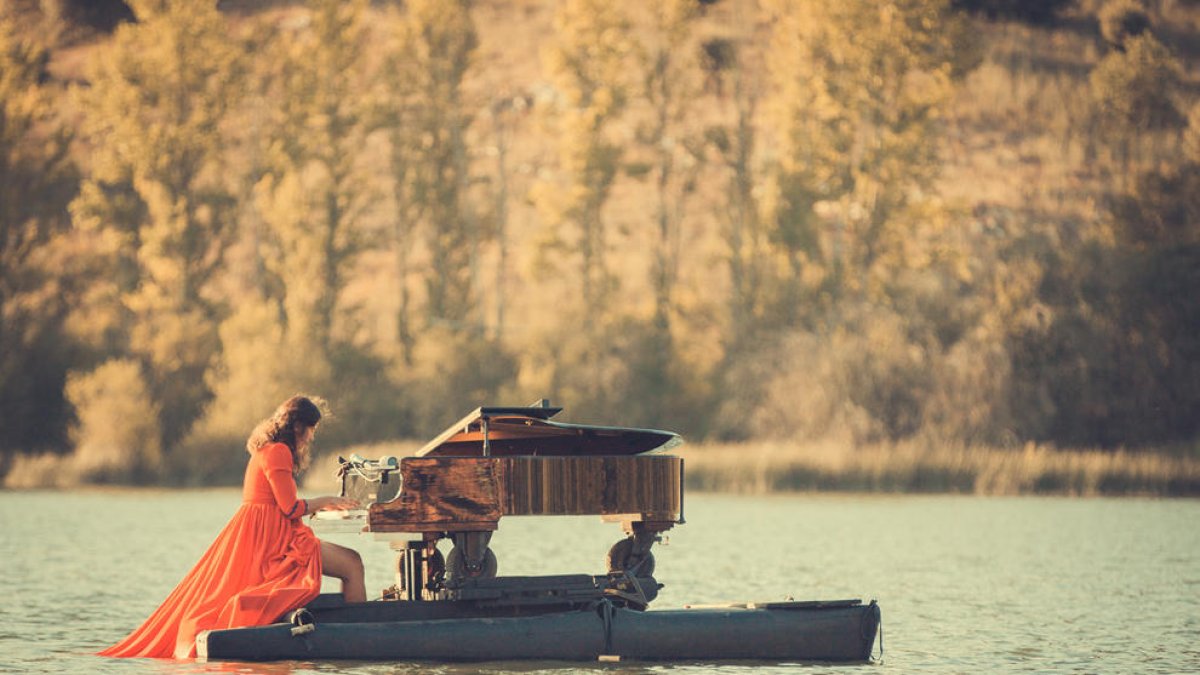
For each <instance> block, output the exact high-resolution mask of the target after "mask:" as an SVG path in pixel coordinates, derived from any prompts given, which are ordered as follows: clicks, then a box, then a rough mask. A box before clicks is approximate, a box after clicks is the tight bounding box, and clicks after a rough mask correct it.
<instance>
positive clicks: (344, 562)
mask: <svg viewBox="0 0 1200 675" xmlns="http://www.w3.org/2000/svg"><path fill="white" fill-rule="evenodd" d="M321 566H322V567H324V568H325V569H324V573H325V575H326V576H331V577H337V578H338V579H341V580H342V597H343V598H345V599H346V602H366V601H367V584H366V579H365V576H364V574H363V561H362V556H360V555H359V554H358V551H355V550H354V549H352V548H346V547H345V546H338V545H337V544H332V543H330V542H327V541H321Z"/></svg>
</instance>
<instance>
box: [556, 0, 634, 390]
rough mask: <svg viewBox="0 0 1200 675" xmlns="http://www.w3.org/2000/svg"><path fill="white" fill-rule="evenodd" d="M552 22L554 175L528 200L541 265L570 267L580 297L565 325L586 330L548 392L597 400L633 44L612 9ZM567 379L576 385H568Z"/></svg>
mask: <svg viewBox="0 0 1200 675" xmlns="http://www.w3.org/2000/svg"><path fill="white" fill-rule="evenodd" d="M554 22H555V27H556V34H557V36H558V39H557V41H556V42H555V43H554V44H553V46H551V47H550V48H549V49H548V50H547V51H546V52H545V61H546V68H547V70H548V71H549V73H550V76H551V78H552V80H553V82H554V84H555V86H556V89H557V93H558V96H559V99H558V101H557V102H556V106H555V110H554V114H555V123H556V126H557V132H556V137H557V139H558V140H557V155H558V176H557V177H556V178H555V180H553V181H546V182H543V183H541V184H540V185H538V186H536V187H535V190H534V195H533V196H534V199H535V201H536V202H537V203H538V206H539V210H540V211H541V212H542V213H543V216H544V219H545V224H546V226H547V228H548V236H547V238H546V241H545V242H544V246H545V247H546V249H547V251H548V252H549V255H548V256H546V257H545V258H544V259H545V260H546V263H547V265H548V266H553V267H555V268H557V267H558V265H559V264H560V260H561V259H567V260H569V261H570V265H571V266H573V267H574V271H573V273H571V274H570V275H569V279H570V284H569V288H570V289H571V290H572V292H577V293H579V298H580V302H579V304H578V314H579V318H578V319H571V320H569V321H570V322H574V321H586V322H587V326H588V330H587V331H586V333H585V334H583V335H580V334H579V333H578V332H577V331H571V332H572V335H571V338H572V340H570V343H571V344H572V345H573V349H574V350H575V353H576V356H575V357H572V358H568V359H564V360H567V361H572V360H574V361H577V364H578V366H579V371H578V372H577V373H576V374H575V375H574V376H570V375H566V374H565V373H563V372H561V371H560V373H558V374H556V375H555V378H554V379H555V381H556V382H558V383H559V384H552V385H551V386H552V388H554V389H555V390H556V391H557V390H558V387H559V386H567V387H568V388H570V389H575V390H576V391H579V392H580V394H581V396H582V397H584V398H587V399H590V400H598V399H599V398H601V397H602V396H603V393H602V392H603V390H604V389H605V385H604V377H605V375H606V373H605V371H604V370H603V369H602V368H601V366H600V358H601V357H600V352H601V351H602V350H603V344H604V341H605V338H604V335H603V332H604V330H605V326H606V325H610V324H611V317H610V316H609V306H608V304H609V301H610V298H611V296H612V291H613V289H614V287H615V285H616V280H615V279H614V278H613V276H612V273H611V269H610V266H609V262H608V248H609V241H608V238H609V235H608V228H607V224H606V220H605V215H604V206H605V204H606V203H607V201H608V199H609V196H610V194H611V191H612V187H613V183H614V181H615V179H616V177H617V171H618V169H619V168H620V158H621V155H622V144H621V143H620V142H618V141H617V140H616V139H615V138H614V137H613V131H612V127H613V125H614V124H615V123H616V122H617V120H619V119H620V118H621V116H622V114H623V112H624V111H625V108H626V105H627V103H628V97H629V93H630V86H631V84H632V83H631V82H630V81H629V77H628V70H629V64H630V58H631V56H632V53H633V50H634V43H633V38H632V36H631V34H630V33H631V28H630V22H629V19H628V18H627V17H626V16H625V15H624V13H623V11H622V7H621V5H619V4H617V3H611V2H603V1H601V0H569V1H568V2H565V3H563V4H561V5H560V6H559V9H558V12H557V14H556V15H555V20H554ZM555 258H558V259H555ZM564 376H565V379H564ZM575 377H578V378H579V380H575ZM568 380H575V381H576V382H577V384H575V385H567V384H566V382H567V381H568Z"/></svg>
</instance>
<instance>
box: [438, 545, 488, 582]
mask: <svg viewBox="0 0 1200 675" xmlns="http://www.w3.org/2000/svg"><path fill="white" fill-rule="evenodd" d="M498 568H499V563H498V562H497V561H496V554H495V553H493V552H492V549H490V548H488V549H484V551H483V560H482V561H481V562H480V565H479V567H478V569H468V567H467V560H466V558H465V557H464V556H463V552H462V549H460V548H459V547H457V546H455V547H454V548H452V549H450V555H449V556H447V557H446V583H447V585H450V586H453V585H455V584H456V583H458V582H462V581H466V580H467V579H491V578H493V577H495V576H496V570H497V569H498Z"/></svg>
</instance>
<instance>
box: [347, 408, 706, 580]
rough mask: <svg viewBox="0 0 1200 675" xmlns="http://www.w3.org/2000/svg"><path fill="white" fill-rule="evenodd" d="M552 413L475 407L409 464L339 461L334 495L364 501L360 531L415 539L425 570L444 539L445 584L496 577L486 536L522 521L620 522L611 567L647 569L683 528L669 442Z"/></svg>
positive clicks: (679, 479)
mask: <svg viewBox="0 0 1200 675" xmlns="http://www.w3.org/2000/svg"><path fill="white" fill-rule="evenodd" d="M561 410H562V409H561V408H554V407H550V406H549V405H548V404H546V402H544V401H543V402H542V403H541V404H540V405H535V406H529V407H481V408H477V409H476V410H474V411H472V412H471V413H469V414H468V415H466V416H465V417H463V418H462V419H461V420H459V421H458V422H456V423H455V424H454V425H452V426H451V427H450V428H448V429H447V430H446V431H445V432H443V433H442V434H440V435H439V436H437V437H436V438H434V439H433V440H432V441H430V442H429V443H428V444H426V445H425V446H424V447H423V448H421V449H420V450H418V451H417V452H416V453H415V454H414V455H413V456H411V457H403V458H400V459H399V460H396V459H395V458H385V459H382V460H378V461H371V460H361V459H352V460H351V461H349V462H346V461H344V462H343V465H342V470H341V471H342V494H343V495H345V496H350V497H354V498H356V499H358V500H359V501H360V502H362V503H364V504H369V507H368V509H367V524H366V528H365V531H368V532H372V533H376V534H377V535H379V536H384V537H391V536H395V535H400V534H408V535H410V536H412V535H415V536H417V537H419V538H420V539H421V540H422V542H423V543H421V542H411V543H409V544H408V547H409V548H410V549H418V548H422V549H423V550H424V553H421V554H416V555H415V558H414V559H415V560H416V562H411V561H410V564H414V565H415V564H420V565H425V563H426V562H427V561H428V560H429V559H432V558H433V557H435V556H437V555H440V554H438V553H437V551H436V541H437V540H438V539H441V538H449V539H452V540H453V541H454V549H453V550H452V551H451V553H450V556H449V558H448V559H447V560H446V568H447V569H446V572H447V574H448V575H449V577H450V578H451V579H452V580H453V578H455V577H458V578H462V577H463V576H464V575H465V576H468V577H480V576H482V577H488V576H492V575H494V573H495V567H496V563H495V560H494V554H492V553H491V552H490V550H489V549H488V541H489V539H490V536H491V533H492V532H493V531H495V530H496V529H497V528H498V526H499V521H500V519H501V518H503V517H504V516H520V515H556V516H577V515H599V516H601V517H602V518H603V519H604V520H606V521H613V522H619V523H621V524H622V527H623V529H624V531H625V533H626V535H628V536H627V538H626V539H625V540H622V541H619V542H618V543H617V544H616V545H615V546H613V548H612V550H610V551H609V556H608V560H607V564H608V566H609V569H610V571H618V570H623V569H629V568H632V567H637V566H639V565H640V566H642V568H643V569H644V568H646V566H647V565H649V566H650V568H651V569H652V565H653V556H652V555H651V554H650V548H651V545H652V544H653V543H654V542H655V541H657V539H658V536H657V535H658V533H661V532H663V531H665V530H667V529H670V528H671V527H673V526H674V525H675V524H678V523H682V522H683V460H682V459H681V458H679V457H676V456H672V455H668V454H665V452H666V451H667V450H669V449H671V448H673V447H675V446H677V445H679V444H680V443H681V440H680V438H679V436H678V435H677V434H675V433H672V432H668V431H657V430H652V429H633V428H624V427H606V426H592V425H581V424H567V423H561V422H554V421H552V420H551V418H552V417H554V416H555V415H556V414H557V413H559V412H560V411H561ZM398 548H399V547H398ZM400 564H401V566H402V567H403V566H404V565H405V563H404V562H403V561H402V562H401V563H400ZM439 564H440V563H439ZM644 571H647V572H648V571H649V570H646V569H644ZM409 574H410V575H417V574H420V576H421V577H423V578H425V577H428V576H429V574H430V572H429V571H428V570H426V571H425V572H423V573H420V572H419V571H417V570H410V571H409Z"/></svg>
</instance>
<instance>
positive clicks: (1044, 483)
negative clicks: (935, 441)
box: [679, 442, 1200, 497]
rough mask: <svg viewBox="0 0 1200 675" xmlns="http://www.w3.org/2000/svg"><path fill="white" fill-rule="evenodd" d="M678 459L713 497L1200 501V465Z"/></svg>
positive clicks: (734, 449) (873, 457)
mask: <svg viewBox="0 0 1200 675" xmlns="http://www.w3.org/2000/svg"><path fill="white" fill-rule="evenodd" d="M679 454H680V455H681V456H683V457H684V461H685V476H686V481H687V487H688V488H690V489H695V490H701V491H712V492H737V493H752V494H767V493H777V492H804V491H820V492H875V493H915V494H919V493H956V494H976V495H1066V496H1160V497H1194V496H1200V459H1198V458H1196V457H1195V456H1174V455H1169V454H1165V453H1157V452H1130V451H1127V450H1114V451H1106V450H1064V449H1055V448H1051V447H1047V446H1042V445H1037V444H1033V443H1030V444H1027V445H1025V446H1024V447H1023V448H1016V449H1005V448H991V447H969V446H964V445H953V444H946V445H930V444H923V443H918V442H907V443H898V444H889V445H872V446H864V447H857V448H855V447H849V446H847V445H841V444H835V443H808V444H800V443H783V442H750V443H740V444H723V445H722V444H705V445H696V446H690V447H685V448H683V449H682V450H681V452H680V453H679Z"/></svg>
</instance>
